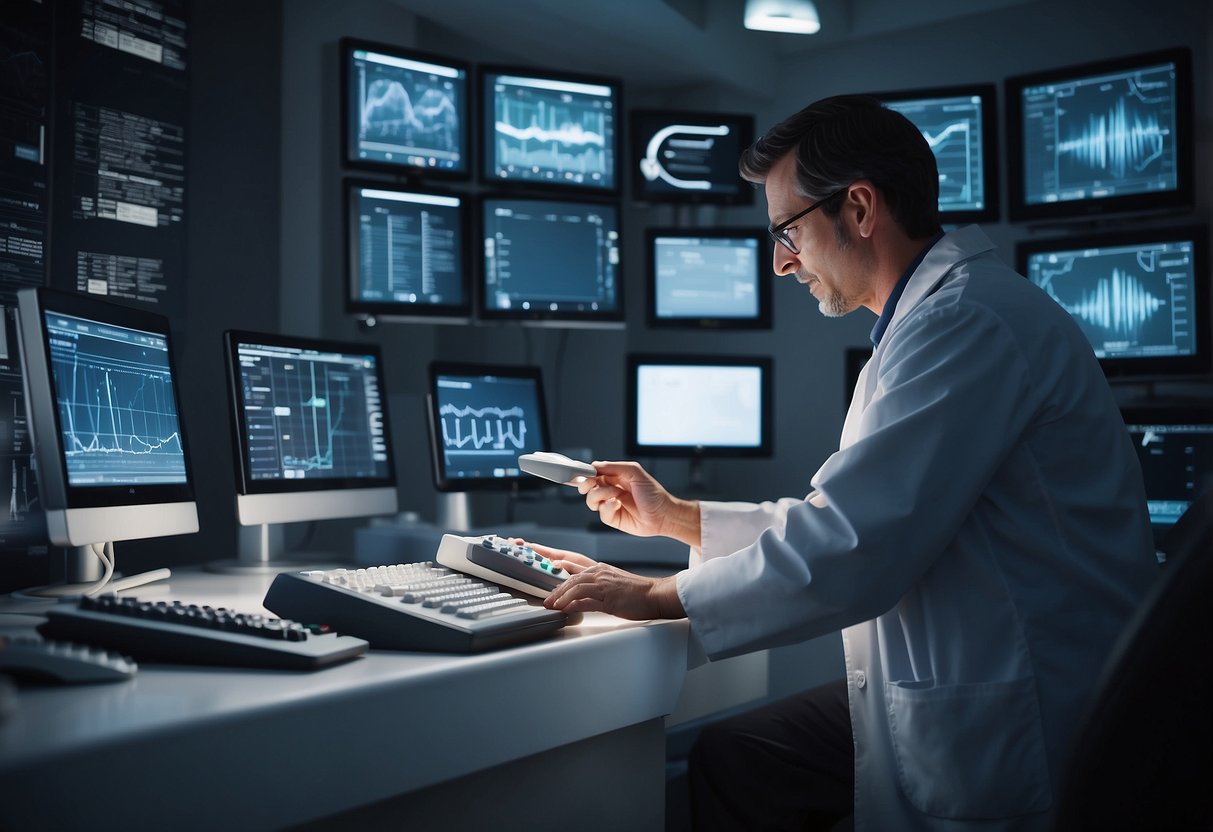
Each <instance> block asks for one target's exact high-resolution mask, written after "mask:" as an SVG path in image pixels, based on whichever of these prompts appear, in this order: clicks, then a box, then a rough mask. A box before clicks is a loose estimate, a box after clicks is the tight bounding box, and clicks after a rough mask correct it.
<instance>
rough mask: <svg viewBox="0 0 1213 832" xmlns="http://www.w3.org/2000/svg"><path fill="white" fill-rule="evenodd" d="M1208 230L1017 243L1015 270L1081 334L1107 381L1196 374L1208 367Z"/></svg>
mask: <svg viewBox="0 0 1213 832" xmlns="http://www.w3.org/2000/svg"><path fill="white" fill-rule="evenodd" d="M1208 236H1209V232H1208V229H1207V228H1167V229H1152V230H1146V231H1134V232H1124V233H1120V234H1101V235H1090V236H1074V237H1062V238H1055V239H1052V240H1042V241H1035V240H1034V241H1030V242H1025V243H1021V244H1019V246H1018V247H1017V250H1016V251H1017V258H1018V261H1019V268H1020V271H1021V273H1023V274H1025V275H1027V277H1028V279H1029V280H1031V281H1032V282H1033V283H1035V284H1036V285H1037V286H1040V287H1041V288H1043V289H1044V290H1045V291H1046V292H1048V293H1049V295H1050V297H1052V298H1053V299H1054V300H1056V301H1057V302H1058V303H1059V304H1061V305H1062V307H1063V308H1064V309H1065V310H1066V311H1067V312H1069V313H1070V314H1071V315H1072V316H1074V319H1075V320H1076V321H1077V322H1078V325H1079V326H1080V327H1081V328H1082V330H1083V332H1084V333H1086V335H1087V338H1088V339H1090V341H1091V344H1092V346H1093V347H1094V349H1095V354H1096V356H1098V357H1099V360H1100V363H1101V364H1102V365H1103V368H1104V372H1106V373H1107V374H1108V375H1109V376H1138V377H1149V376H1159V377H1166V376H1196V375H1201V374H1204V373H1207V372H1208V371H1209V368H1210V363H1211V362H1210V355H1211V349H1213V345H1211V344H1210V337H1211V333H1210V328H1211V325H1213V319H1211V318H1213V311H1211V310H1210V307H1209V259H1208V247H1207V243H1208Z"/></svg>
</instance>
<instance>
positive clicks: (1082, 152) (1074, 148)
mask: <svg viewBox="0 0 1213 832" xmlns="http://www.w3.org/2000/svg"><path fill="white" fill-rule="evenodd" d="M1167 136H1168V131H1167V130H1166V129H1165V128H1163V127H1162V126H1161V125H1160V124H1159V122H1158V118H1157V116H1155V115H1152V114H1151V115H1146V116H1144V117H1143V116H1142V114H1141V113H1139V112H1137V111H1133V112H1132V113H1130V112H1129V110H1128V105H1127V104H1126V103H1125V99H1124V98H1120V99H1118V100H1117V102H1116V103H1115V104H1114V105H1113V106H1112V107H1111V108H1110V109H1109V110H1108V111H1107V112H1106V113H1103V114H1095V113H1092V114H1091V115H1089V116H1088V118H1087V123H1086V124H1085V125H1083V126H1082V127H1081V128H1080V129H1077V130H1074V129H1072V130H1071V133H1070V137H1069V138H1067V139H1065V140H1064V141H1060V142H1058V143H1057V152H1058V154H1059V155H1061V156H1063V157H1065V156H1070V157H1072V158H1073V159H1074V160H1075V161H1076V162H1077V163H1079V164H1081V165H1083V166H1085V167H1087V168H1094V169H1098V170H1101V171H1106V172H1108V173H1110V174H1112V176H1114V177H1116V178H1117V179H1124V178H1125V176H1126V174H1128V173H1129V172H1130V170H1131V171H1132V172H1133V173H1135V174H1140V173H1142V172H1143V171H1144V170H1146V168H1147V167H1149V166H1150V165H1151V164H1152V163H1153V162H1155V161H1156V160H1158V159H1160V158H1161V157H1162V155H1163V153H1165V152H1166V140H1167Z"/></svg>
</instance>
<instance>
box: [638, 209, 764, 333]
mask: <svg viewBox="0 0 1213 832" xmlns="http://www.w3.org/2000/svg"><path fill="white" fill-rule="evenodd" d="M769 239H770V238H769V237H768V236H767V233H766V231H765V230H763V229H756V228H753V229H751V228H712V229H703V228H695V229H677V228H650V229H647V230H646V231H645V250H646V254H647V257H648V268H647V270H646V272H647V273H646V277H647V290H648V306H647V311H648V322H649V326H651V327H655V328H661V327H689V328H705V329H769V328H770V327H771V267H770V263H771V255H770V246H769V245H768V240H769Z"/></svg>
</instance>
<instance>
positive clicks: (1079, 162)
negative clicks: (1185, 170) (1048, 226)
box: [1022, 64, 1179, 203]
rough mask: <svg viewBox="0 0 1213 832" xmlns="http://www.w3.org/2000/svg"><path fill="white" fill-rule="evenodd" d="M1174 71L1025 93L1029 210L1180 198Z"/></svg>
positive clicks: (1064, 83) (1067, 83)
mask: <svg viewBox="0 0 1213 832" xmlns="http://www.w3.org/2000/svg"><path fill="white" fill-rule="evenodd" d="M1175 84H1176V80H1175V67H1174V65H1173V64H1167V65H1163V66H1158V67H1153V68H1148V69H1136V70H1131V71H1127V72H1120V73H1116V74H1109V75H1100V76H1097V77H1085V78H1076V79H1069V80H1066V81H1062V82H1058V83H1054V84H1047V85H1043V86H1039V87H1031V88H1025V89H1024V90H1023V93H1022V95H1023V111H1022V112H1023V117H1024V124H1025V126H1030V127H1029V128H1028V129H1025V132H1024V136H1023V137H1024V176H1025V178H1024V185H1025V198H1026V199H1027V201H1028V202H1030V203H1049V202H1067V201H1073V200H1082V199H1102V198H1106V197H1114V196H1123V195H1127V194H1136V193H1144V192H1158V191H1168V190H1175V189H1176V188H1177V187H1178V185H1179V178H1178V174H1179V172H1178V168H1177V152H1176V144H1175V140H1176V119H1177V107H1176V104H1177V100H1176V86H1175Z"/></svg>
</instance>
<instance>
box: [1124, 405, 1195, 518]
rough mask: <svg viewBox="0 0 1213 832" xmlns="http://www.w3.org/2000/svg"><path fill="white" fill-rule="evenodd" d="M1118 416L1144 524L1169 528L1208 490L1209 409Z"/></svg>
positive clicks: (1128, 411) (1134, 411)
mask: <svg viewBox="0 0 1213 832" xmlns="http://www.w3.org/2000/svg"><path fill="white" fill-rule="evenodd" d="M1122 415H1123V416H1124V419H1125V427H1126V428H1127V429H1128V431H1129V436H1130V437H1131V438H1132V439H1133V447H1134V448H1136V449H1137V458H1138V459H1139V460H1140V461H1141V472H1142V476H1143V478H1144V480H1145V485H1146V505H1147V507H1148V508H1149V510H1150V523H1151V525H1153V526H1155V527H1161V528H1163V529H1167V528H1170V527H1171V526H1174V525H1175V523H1176V522H1177V521H1178V520H1179V518H1180V517H1181V516H1182V515H1183V513H1184V512H1185V511H1187V510H1188V506H1190V505H1191V504H1192V502H1193V501H1194V500H1195V499H1196V498H1197V497H1199V496H1200V495H1201V494H1203V493H1204V492H1205V491H1207V490H1208V489H1210V488H1213V410H1210V409H1209V408H1200V407H1162V408H1149V407H1141V408H1126V409H1125V410H1124V411H1123V414H1122Z"/></svg>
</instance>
